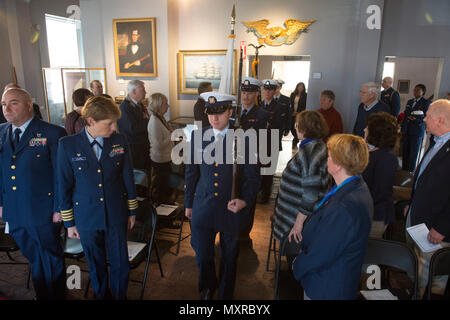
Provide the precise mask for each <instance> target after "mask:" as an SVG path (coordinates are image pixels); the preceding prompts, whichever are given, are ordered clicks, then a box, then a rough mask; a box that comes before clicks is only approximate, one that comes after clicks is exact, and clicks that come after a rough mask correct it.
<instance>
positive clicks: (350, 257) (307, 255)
mask: <svg viewBox="0 0 450 320" xmlns="http://www.w3.org/2000/svg"><path fill="white" fill-rule="evenodd" d="M372 214H373V202H372V198H371V196H370V192H369V188H368V187H367V185H366V183H365V182H364V181H363V180H362V178H361V177H358V178H356V179H355V180H352V181H350V182H349V183H347V184H345V185H344V186H343V187H342V188H340V189H339V190H338V191H337V192H336V193H335V194H334V195H333V196H332V197H331V198H329V200H328V201H327V202H325V203H324V204H323V205H322V207H320V208H319V209H318V210H317V211H316V212H315V213H313V214H312V215H311V216H310V217H311V218H309V219H308V220H307V221H306V222H305V226H304V228H303V240H302V244H301V247H302V251H301V252H300V254H299V255H298V256H297V259H296V260H295V262H294V277H295V279H297V280H298V281H301V283H302V286H303V288H304V289H305V291H306V294H307V295H308V297H310V298H311V299H319V300H335V299H339V300H340V299H343V300H346V299H355V298H356V294H357V291H358V285H359V278H360V274H361V267H362V263H363V261H364V255H365V252H366V247H367V240H368V238H369V232H370V221H371V218H372Z"/></svg>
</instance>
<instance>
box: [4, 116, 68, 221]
mask: <svg viewBox="0 0 450 320" xmlns="http://www.w3.org/2000/svg"><path fill="white" fill-rule="evenodd" d="M65 135H66V130H64V128H62V127H59V126H56V125H53V124H50V123H47V122H45V121H42V120H40V119H39V118H38V117H37V116H35V117H34V118H33V120H31V122H30V124H29V125H28V127H27V129H26V130H25V132H24V133H23V134H22V137H21V138H20V142H19V145H18V146H17V148H16V151H13V150H12V146H11V124H10V123H3V124H1V125H0V166H1V171H0V172H1V174H0V187H1V191H2V192H1V196H0V206H3V219H4V220H5V221H8V222H9V223H10V224H11V225H14V226H18V227H36V226H41V225H44V224H48V223H51V222H52V216H53V213H54V212H59V208H58V203H57V202H56V201H54V199H56V197H55V192H57V187H56V186H57V181H56V154H57V148H58V140H59V138H60V137H62V136H65Z"/></svg>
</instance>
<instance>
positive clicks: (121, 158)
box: [57, 96, 138, 299]
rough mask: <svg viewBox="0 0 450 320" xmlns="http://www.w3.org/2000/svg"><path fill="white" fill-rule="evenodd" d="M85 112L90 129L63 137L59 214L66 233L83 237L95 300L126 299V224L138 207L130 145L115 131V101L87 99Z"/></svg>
mask: <svg viewBox="0 0 450 320" xmlns="http://www.w3.org/2000/svg"><path fill="white" fill-rule="evenodd" d="M81 116H82V117H83V120H84V121H85V123H86V127H84V129H83V130H81V131H80V132H79V133H77V134H75V135H72V136H68V137H64V138H62V139H60V140H59V147H58V157H57V161H58V166H57V167H58V168H57V174H58V175H57V178H58V180H57V181H58V202H59V205H60V209H61V215H62V219H63V221H64V226H65V227H66V228H67V233H68V237H70V238H77V239H80V241H81V245H82V246H83V252H84V254H85V256H86V259H87V261H88V265H89V272H90V279H91V281H92V288H93V289H94V292H95V296H96V298H97V299H108V298H110V297H111V295H112V297H113V298H114V299H125V298H126V293H127V287H128V275H129V272H130V268H129V265H128V247H127V228H128V229H132V228H133V226H134V223H135V219H136V216H135V215H136V209H137V208H138V201H137V199H136V190H135V186H134V177H133V167H132V163H131V152H130V147H129V145H128V142H127V140H126V138H125V136H123V135H122V134H119V133H116V131H117V119H119V118H120V116H121V112H120V109H119V107H118V106H117V104H115V103H114V101H112V100H111V99H108V98H105V97H103V96H94V97H91V98H89V99H88V100H87V101H86V104H85V105H84V107H83V109H82V111H81ZM108 262H109V266H110V268H109V271H110V272H109V274H110V276H109V277H108ZM108 278H109V279H108ZM108 280H109V281H108Z"/></svg>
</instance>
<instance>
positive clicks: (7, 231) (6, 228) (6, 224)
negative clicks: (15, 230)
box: [5, 221, 9, 234]
mask: <svg viewBox="0 0 450 320" xmlns="http://www.w3.org/2000/svg"><path fill="white" fill-rule="evenodd" d="M8 233H9V224H8V221H6V223H5V234H8Z"/></svg>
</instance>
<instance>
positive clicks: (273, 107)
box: [259, 79, 285, 204]
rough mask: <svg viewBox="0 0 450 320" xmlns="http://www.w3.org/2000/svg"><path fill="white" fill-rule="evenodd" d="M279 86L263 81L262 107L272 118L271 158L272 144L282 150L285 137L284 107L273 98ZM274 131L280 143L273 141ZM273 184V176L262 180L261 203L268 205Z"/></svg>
mask: <svg viewBox="0 0 450 320" xmlns="http://www.w3.org/2000/svg"><path fill="white" fill-rule="evenodd" d="M277 87H278V84H277V82H276V81H274V80H272V79H266V80H263V87H262V88H263V89H262V94H263V100H262V102H261V106H262V107H263V109H264V110H266V111H268V112H269V114H270V116H269V120H268V127H267V129H269V130H268V133H267V135H268V138H267V141H268V143H267V152H268V155H269V156H270V150H271V147H270V146H271V144H272V143H278V144H279V150H281V138H282V137H283V130H284V125H283V122H282V120H283V117H284V111H285V110H283V108H282V107H280V105H279V104H278V103H277V102H276V101H275V99H274V98H273V97H274V95H275V90H276V89H277ZM272 130H278V142H277V141H271V138H270V137H271V131H272ZM272 184H273V175H264V176H263V177H262V179H261V199H260V201H259V203H262V204H263V203H267V202H268V201H269V199H270V193H271V191H272Z"/></svg>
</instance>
